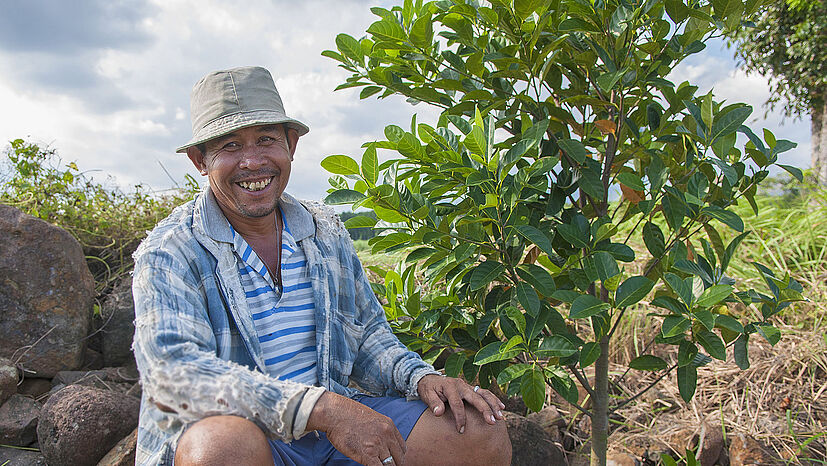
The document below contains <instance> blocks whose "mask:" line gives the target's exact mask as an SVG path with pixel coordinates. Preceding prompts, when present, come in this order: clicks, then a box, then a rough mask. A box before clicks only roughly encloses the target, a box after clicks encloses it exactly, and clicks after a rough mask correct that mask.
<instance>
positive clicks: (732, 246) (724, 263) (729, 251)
mask: <svg viewBox="0 0 827 466" xmlns="http://www.w3.org/2000/svg"><path fill="white" fill-rule="evenodd" d="M749 234H750V232H749V231H745V232H743V233H741V234H740V235H738V236H736V237H735V238H734V239H733V240H732V241H730V242H729V245H727V247H726V251H724V255H723V257H721V273H722V274H723V273H724V272H726V269H727V267H728V266H729V261H730V260H732V257H733V256H734V255H735V250H736V249H737V248H738V245H740V244H741V241H742V240H743V239H744V238H746V237H747V235H749Z"/></svg>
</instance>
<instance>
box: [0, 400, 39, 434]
mask: <svg viewBox="0 0 827 466" xmlns="http://www.w3.org/2000/svg"><path fill="white" fill-rule="evenodd" d="M39 415H40V403H38V402H37V401H34V400H33V399H31V398H29V397H27V396H23V395H14V396H12V397H11V398H9V399H8V401H6V402H5V403H3V405H2V406H0V443H2V444H4V445H14V446H18V447H25V446H27V445H31V444H32V443H34V441H35V440H37V419H38V416H39Z"/></svg>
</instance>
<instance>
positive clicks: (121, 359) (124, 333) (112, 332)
mask: <svg viewBox="0 0 827 466" xmlns="http://www.w3.org/2000/svg"><path fill="white" fill-rule="evenodd" d="M101 322H102V325H101V328H100V332H101V334H102V336H101V349H102V350H103V363H104V365H105V366H110V367H113V366H125V365H128V364H130V363H131V364H134V361H135V357H134V356H133V355H132V335H133V334H134V333H135V323H134V322H135V304H134V303H133V301H132V275H127V276H126V277H124V279H123V280H121V282H120V284H118V286H117V287H115V289H114V290H113V291H112V293H110V294H109V296H107V297H106V301H104V303H103V305H102V306H101Z"/></svg>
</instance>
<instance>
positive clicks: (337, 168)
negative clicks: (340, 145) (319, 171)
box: [321, 155, 359, 175]
mask: <svg viewBox="0 0 827 466" xmlns="http://www.w3.org/2000/svg"><path fill="white" fill-rule="evenodd" d="M321 165H322V168H324V169H325V170H327V171H329V172H330V173H335V174H337V175H358V174H359V164H357V163H356V161H355V160H353V159H352V158H350V157H348V156H347V155H330V156H327V157H325V158H324V159H323V160H322V163H321Z"/></svg>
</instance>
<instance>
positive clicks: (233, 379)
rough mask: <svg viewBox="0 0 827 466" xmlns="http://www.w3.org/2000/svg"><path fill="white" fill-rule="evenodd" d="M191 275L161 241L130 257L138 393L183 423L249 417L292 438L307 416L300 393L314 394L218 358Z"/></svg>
mask: <svg viewBox="0 0 827 466" xmlns="http://www.w3.org/2000/svg"><path fill="white" fill-rule="evenodd" d="M197 277H198V274H197V273H196V272H194V271H193V270H192V269H191V267H190V266H189V265H185V263H184V261H183V260H181V259H179V258H177V257H176V256H175V255H174V254H172V253H170V252H169V251H165V250H163V248H152V249H151V250H147V251H146V252H145V253H143V254H141V255H140V257H138V258H136V265H135V273H134V279H133V296H134V299H135V338H134V342H133V350H134V353H135V359H136V361H137V363H138V369H139V371H140V373H141V382H142V385H143V390H144V391H145V394H146V395H147V396H148V398H149V400H150V401H151V402H153V403H155V405H156V406H158V408H159V409H162V410H164V411H170V410H171V411H173V412H175V413H176V414H177V416H178V418H179V419H180V420H181V421H182V422H185V423H186V422H193V421H197V420H200V419H203V418H205V417H208V416H214V415H236V416H240V417H243V418H246V419H249V420H251V421H253V422H255V423H256V424H257V425H258V426H259V427H260V428H261V429H262V430H263V431H264V432H265V434H266V435H267V436H268V437H270V438H277V439H281V440H284V441H290V440H292V439H293V438H295V436H296V434H297V433H299V434H300V433H302V432H303V431H304V427H305V426H306V424H307V419H306V417H302V416H304V415H305V411H307V409H308V408H307V407H305V403H304V402H302V400H303V399H305V402H306V403H308V406H310V408H309V409H311V410H312V405H314V404H315V401H316V400H317V399H318V397H319V396H320V394H316V390H312V393H308V390H310V388H309V386H308V385H305V384H300V383H296V382H292V381H289V380H278V379H274V378H272V377H269V376H267V375H265V374H262V373H261V372H258V371H253V370H250V369H249V368H247V367H245V366H242V365H240V364H237V363H234V362H232V361H227V360H223V359H220V358H219V357H218V356H217V355H216V349H217V348H216V347H217V343H216V340H215V335H214V333H213V332H214V330H213V328H212V326H211V323H210V319H209V317H208V314H207V299H206V294H205V292H204V290H203V288H201V287H200V286H199V284H200V281H199V280H198V278H197ZM308 395H309V396H308ZM314 396H315V399H314V398H313V397H314ZM311 401H312V404H310V403H311ZM297 406H298V407H300V409H298V410H297V409H295V407H297ZM288 407H293V408H294V409H288ZM297 413H298V417H297ZM307 417H309V411H307Z"/></svg>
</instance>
